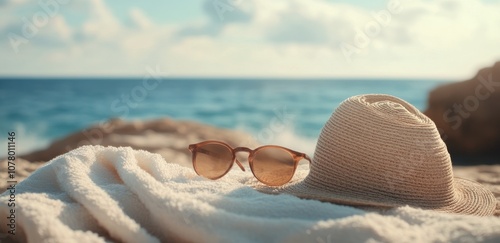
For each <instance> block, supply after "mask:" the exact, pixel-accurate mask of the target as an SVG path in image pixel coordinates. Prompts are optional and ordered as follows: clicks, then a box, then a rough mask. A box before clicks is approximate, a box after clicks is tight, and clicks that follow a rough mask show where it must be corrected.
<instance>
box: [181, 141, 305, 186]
mask: <svg viewBox="0 0 500 243" xmlns="http://www.w3.org/2000/svg"><path fill="white" fill-rule="evenodd" d="M207 144H219V145H222V146H224V147H226V148H228V149H229V150H230V151H231V152H232V159H231V166H229V168H228V169H227V170H226V171H225V172H224V173H223V174H222V175H221V176H218V177H215V178H208V179H211V180H217V179H219V178H221V177H223V176H225V175H226V174H227V173H228V172H229V171H230V170H231V168H233V164H235V163H236V164H237V165H238V167H240V169H241V170H242V171H245V167H243V165H242V164H241V162H240V161H238V159H236V153H238V152H247V153H248V164H249V165H250V170H251V171H252V174H253V176H254V177H255V178H256V179H257V180H258V181H260V182H262V183H264V184H266V185H268V186H281V185H284V184H286V183H288V182H290V180H291V179H292V178H293V175H295V170H296V169H297V166H298V164H299V162H300V161H301V160H303V159H305V160H307V161H309V163H311V164H312V161H311V158H310V157H309V156H308V155H307V154H305V153H301V152H298V151H295V150H291V149H288V148H285V147H282V146H278V145H263V146H260V147H258V148H256V149H250V148H248V147H236V148H233V147H231V146H230V145H229V144H227V143H225V142H221V141H216V140H207V141H203V142H200V143H195V144H190V145H189V147H188V148H189V150H190V151H191V160H192V163H193V169H194V171H195V172H196V174H198V175H200V176H203V175H201V174H200V173H198V170H197V168H196V162H195V161H196V154H197V152H198V151H197V150H198V149H199V148H200V147H202V146H204V145H207ZM265 148H278V149H282V150H284V151H286V152H288V153H289V154H290V155H291V156H292V158H293V161H294V166H293V173H292V176H291V177H290V179H289V180H288V181H287V182H285V183H283V184H280V185H270V184H269V183H266V182H264V181H261V180H260V179H259V178H258V177H257V176H255V173H254V169H253V159H254V157H255V154H256V153H257V152H258V151H259V150H262V149H265ZM203 177H205V176H203ZM205 178H206V177H205Z"/></svg>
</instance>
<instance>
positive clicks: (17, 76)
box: [0, 75, 467, 82]
mask: <svg viewBox="0 0 500 243" xmlns="http://www.w3.org/2000/svg"><path fill="white" fill-rule="evenodd" d="M145 77H151V76H150V75H149V76H135V75H134V76H132V75H131V76H104V75H103V76H97V75H96V76H70V75H68V76H31V75H12V76H7V75H6V76H3V75H0V80H8V79H17V80H20V79H32V80H49V79H53V80H64V79H73V80H78V79H82V80H83V79H101V80H103V79H104V80H106V79H107V80H117V79H127V80H132V79H143V78H145ZM160 78H161V79H166V80H175V79H181V80H188V79H191V80H216V79H219V80H235V81H238V80H241V81H244V80H248V81H249V80H291V81H294V80H304V79H308V80H318V81H319V80H325V81H326V80H332V81H335V80H352V81H356V80H360V81H361V80H379V81H380V80H385V81H417V80H418V81H443V82H460V81H465V80H467V79H465V78H464V79H461V80H457V79H452V78H437V77H363V76H358V77H356V76H350V77H342V76H336V77H335V76H332V77H314V76H310V77H307V76H300V77H287V76H281V77H279V76H219V77H218V76H160Z"/></svg>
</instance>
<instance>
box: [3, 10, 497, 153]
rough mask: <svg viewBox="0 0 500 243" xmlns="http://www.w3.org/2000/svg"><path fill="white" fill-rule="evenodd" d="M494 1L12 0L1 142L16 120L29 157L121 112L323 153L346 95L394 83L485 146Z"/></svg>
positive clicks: (492, 77)
mask: <svg viewBox="0 0 500 243" xmlns="http://www.w3.org/2000/svg"><path fill="white" fill-rule="evenodd" d="M498 13H500V1H499V0H455V1H445V0H435V1H425V0H419V1H409V0H372V1H368V0H353V1H348V0H307V1H306V0H275V1H265V0H206V1H140V2H139V1H130V0H123V1H112V0H109V1H104V0H91V1H80V0H73V1H71V0H60V1H57V0H42V1H29V0H0V33H1V35H2V37H3V38H2V39H0V53H1V55H0V106H1V110H0V126H1V127H0V128H1V131H0V140H1V141H2V142H1V143H2V144H6V141H7V132H8V131H16V133H17V137H18V143H17V150H18V153H20V154H22V153H29V152H32V151H34V150H37V149H43V148H45V147H47V146H49V145H50V144H51V143H52V142H53V141H55V140H56V139H59V138H61V137H64V136H66V135H68V134H70V133H75V132H78V131H80V130H82V129H84V128H86V127H89V126H91V125H92V124H97V123H100V122H103V121H106V120H108V119H111V118H121V119H124V120H146V119H155V118H160V117H171V118H174V119H182V120H194V121H198V122H201V123H205V124H209V125H214V126H217V127H221V128H228V129H237V130H242V131H245V132H247V133H249V134H251V135H252V136H253V137H254V138H255V139H256V140H257V141H259V142H260V143H275V144H281V145H284V146H289V147H292V148H295V149H297V150H300V151H306V152H308V153H310V154H312V152H313V150H314V146H315V141H316V139H317V137H318V135H319V133H320V130H321V128H322V126H323V124H324V123H325V122H326V121H327V120H328V118H329V116H330V115H331V113H332V111H333V110H334V109H335V108H336V107H337V106H338V104H339V103H340V102H341V101H342V100H344V99H346V98H348V97H350V96H352V95H357V94H363V93H386V94H391V95H395V96H398V97H400V98H403V99H405V100H407V101H408V102H410V103H412V104H413V105H415V106H416V107H417V108H419V109H420V110H422V111H425V110H427V111H426V114H427V115H429V116H430V117H431V118H432V119H433V120H434V121H435V122H436V124H437V125H438V127H440V131H441V132H442V133H443V138H446V139H445V141H446V142H447V143H448V146H449V148H450V149H451V150H453V151H455V152H456V151H458V152H464V153H468V152H470V154H475V155H477V154H489V153H492V151H493V152H494V151H500V149H499V148H500V120H495V119H498V114H500V107H499V104H500V103H499V102H498V99H497V98H496V97H498V93H499V91H496V89H497V86H498V85H497V83H495V82H499V83H500V74H499V72H500V71H498V70H500V65H496V66H494V67H492V66H493V65H494V64H495V62H496V61H499V60H500V45H499V43H500V31H499V24H500V14H498ZM485 67H492V68H490V69H485V70H484V73H483V74H484V75H483V76H481V77H483V79H484V80H486V81H481V79H480V76H476V73H477V72H478V70H480V69H481V68H485ZM495 70H497V71H495ZM469 79H470V82H469V85H462V83H460V84H459V83H458V82H459V81H464V80H469ZM488 84H489V86H488ZM443 85H444V87H449V88H446V89H444V90H441V91H440V92H437V93H434V94H435V95H434V97H431V98H432V99H431V100H429V93H430V92H431V91H432V90H434V89H435V88H436V87H440V86H443ZM457 85H459V86H460V87H458V86H457ZM481 85H482V86H481ZM478 87H482V88H478ZM480 89H481V90H480ZM478 90H480V94H482V96H478V95H477V92H476V91H478ZM486 94H488V97H486ZM468 97H469V98H468ZM470 97H473V98H470ZM474 97H475V99H474ZM481 97H486V98H484V99H483V98H481ZM429 104H430V105H432V107H428V106H429ZM454 105H455V106H454ZM456 105H459V106H462V107H463V109H465V111H462V112H461V111H460V110H459V109H458V108H456V107H457V106H456ZM428 108H429V109H428ZM465 113H467V114H466V115H464V114H465ZM488 114H489V115H488ZM492 114H493V115H492ZM477 117H480V118H477ZM476 118H477V119H476ZM277 122H278V123H279V124H278V125H279V126H278V125H276V123H277ZM273 124H274V125H273ZM481 124H487V126H486V127H487V130H481V131H479V132H478V130H476V128H477V127H481ZM273 127H274V128H273ZM278 127H279V129H278ZM471 127H472V128H471ZM475 127H476V128H475ZM471 134H472V135H474V136H475V137H474V138H473V139H472V140H471V139H469V137H468V136H469V135H471ZM478 134H479V135H478ZM474 139H475V140H477V141H479V142H477V143H474V142H470V141H473V140H474ZM475 140H474V141H475ZM457 141H458V142H457ZM460 141H468V142H467V144H462V143H461V142H460ZM484 141H486V142H484ZM483 142H484V143H483ZM6 152H7V150H6V149H0V157H4V156H5V155H6Z"/></svg>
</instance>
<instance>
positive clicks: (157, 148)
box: [19, 118, 257, 166]
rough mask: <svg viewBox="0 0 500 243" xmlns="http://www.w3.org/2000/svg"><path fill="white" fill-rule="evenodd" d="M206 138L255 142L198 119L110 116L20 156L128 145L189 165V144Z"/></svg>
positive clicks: (34, 157)
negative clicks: (129, 118) (138, 119)
mask: <svg viewBox="0 0 500 243" xmlns="http://www.w3.org/2000/svg"><path fill="white" fill-rule="evenodd" d="M209 139H214V140H222V141H225V142H227V143H228V144H230V145H232V146H249V147H254V146H255V145H257V142H255V140H254V139H253V138H252V137H251V136H250V135H248V134H245V133H243V132H239V131H234V130H227V129H222V128H217V127H213V126H210V125H205V124H201V123H197V122H191V121H176V120H172V119H168V118H164V119H158V120H151V121H124V120H120V119H112V120H109V121H107V122H104V123H102V124H98V125H95V126H92V127H89V128H87V129H84V130H82V131H79V132H75V133H73V134H70V135H68V136H66V137H64V138H61V139H59V140H57V141H55V142H53V143H52V144H51V145H50V146H49V147H48V148H46V149H43V150H40V151H36V152H33V153H30V154H25V155H21V156H19V157H21V158H23V159H25V160H28V161H49V160H51V159H53V158H54V157H56V156H58V155H61V154H64V153H66V152H68V151H70V150H73V149H75V148H77V147H80V146H83V145H103V146H115V147H118V146H130V147H132V148H134V149H142V150H147V151H149V152H153V153H158V154H160V155H162V156H163V157H164V158H165V160H166V161H168V162H174V163H177V164H181V165H184V166H191V153H190V151H189V150H188V145H189V144H191V143H197V142H200V141H204V140H209Z"/></svg>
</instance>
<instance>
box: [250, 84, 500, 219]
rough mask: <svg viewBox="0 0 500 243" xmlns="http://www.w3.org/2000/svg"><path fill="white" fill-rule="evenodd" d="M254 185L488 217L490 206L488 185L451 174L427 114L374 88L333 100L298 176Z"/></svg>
mask: <svg viewBox="0 0 500 243" xmlns="http://www.w3.org/2000/svg"><path fill="white" fill-rule="evenodd" d="M294 181H296V180H294ZM257 190H259V191H262V192H266V193H288V194H293V195H295V196H298V197H301V198H307V199H317V200H321V201H327V202H334V203H339V204H347V205H355V206H375V207H395V206H403V205H410V206H414V207H419V208H424V209H432V210H438V211H445V212H453V213H462V214H474V215H493V213H494V210H495V206H496V199H495V197H494V196H493V194H492V193H491V192H490V191H489V190H488V189H486V188H484V187H483V186H482V185H480V184H478V183H476V182H473V181H470V180H466V179H461V178H454V177H453V171H452V168H451V159H450V155H449V153H448V152H447V149H446V145H445V144H444V142H443V141H442V139H441V137H440V134H439V132H438V131H437V128H436V126H435V124H434V123H433V122H432V121H431V120H430V119H429V118H428V117H427V116H425V115H424V114H422V113H421V112H420V111H418V110H417V108H415V107H414V106H412V105H410V104H409V103H407V102H405V101H404V100H401V99H399V98H396V97H393V96H389V95H376V94H374V95H372V94H370V95H360V96H354V97H351V98H349V99H347V100H345V101H344V102H342V104H340V106H339V107H338V108H337V109H336V111H335V112H334V113H333V114H332V116H331V117H330V119H329V120H328V122H327V123H326V124H325V126H324V127H323V130H322V131H321V134H320V137H319V139H318V143H317V145H316V151H315V153H314V159H313V162H312V163H311V170H310V172H309V174H308V175H307V177H306V178H305V179H304V180H301V181H300V182H296V183H294V182H292V183H289V184H287V185H285V186H282V187H278V188H271V187H265V186H259V187H257Z"/></svg>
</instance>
